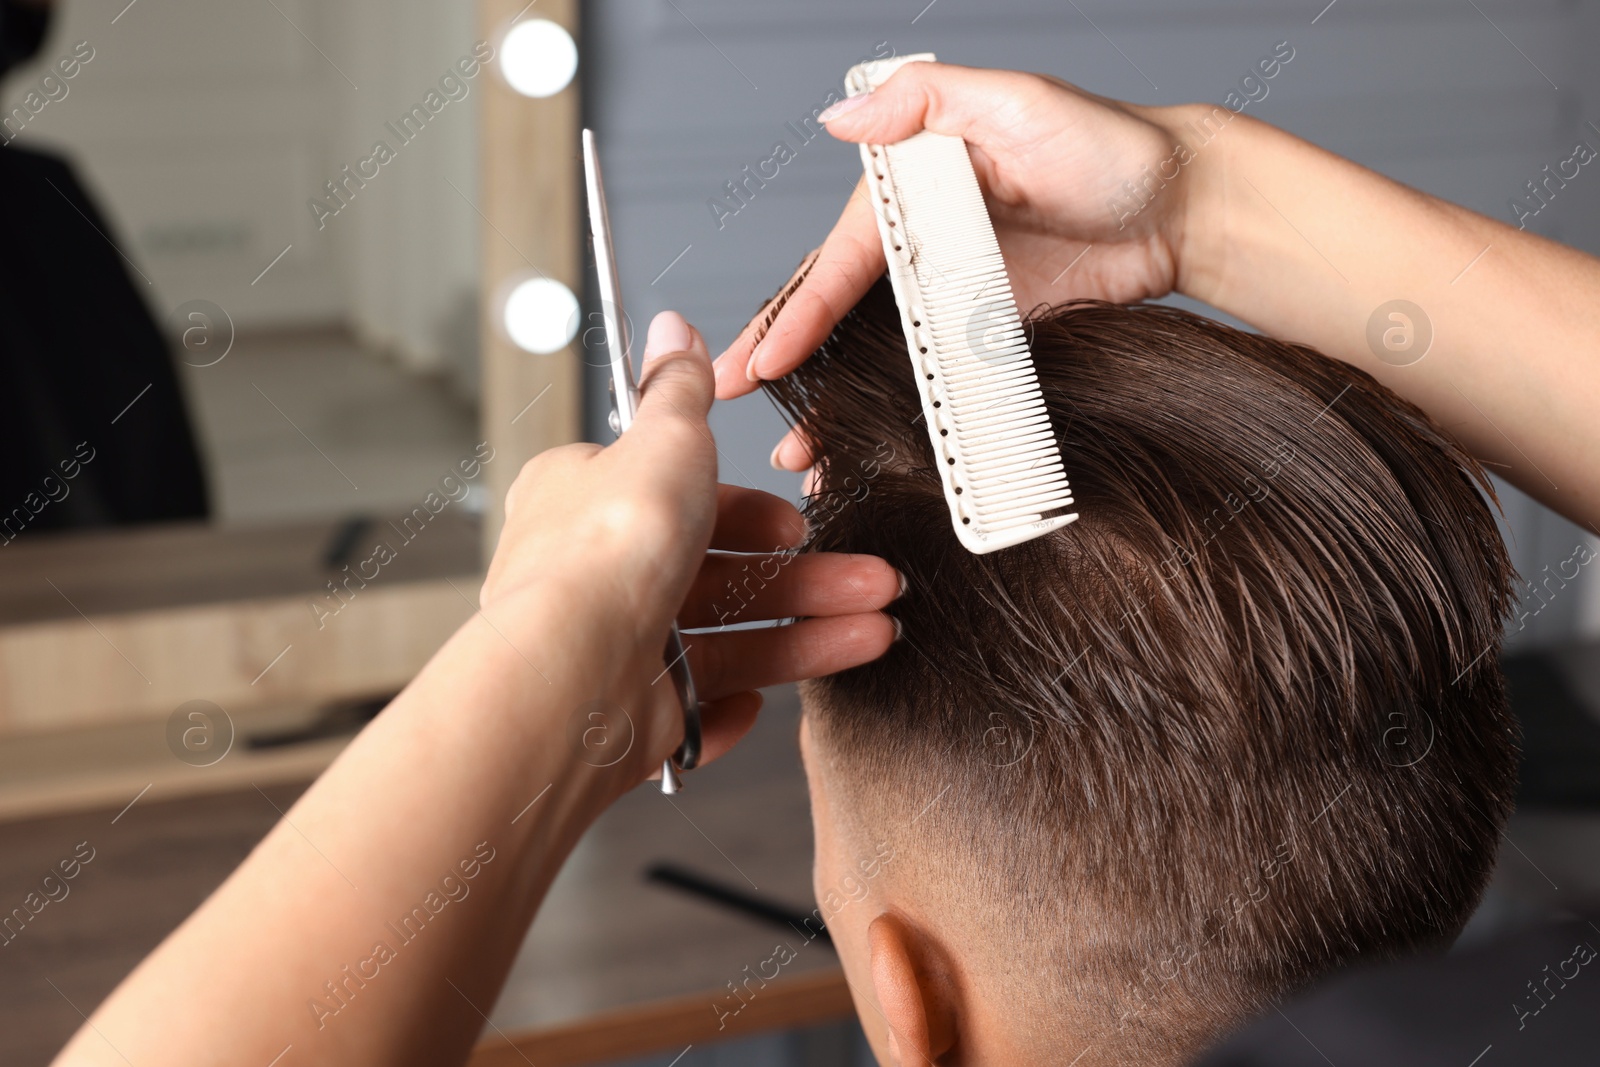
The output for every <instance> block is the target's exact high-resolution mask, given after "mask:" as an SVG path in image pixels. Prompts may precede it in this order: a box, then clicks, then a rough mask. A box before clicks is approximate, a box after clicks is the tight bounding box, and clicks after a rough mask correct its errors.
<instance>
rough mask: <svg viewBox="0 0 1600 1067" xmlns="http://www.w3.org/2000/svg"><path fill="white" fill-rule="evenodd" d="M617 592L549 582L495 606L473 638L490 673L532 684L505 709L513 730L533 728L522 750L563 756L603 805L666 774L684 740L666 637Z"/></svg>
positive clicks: (576, 580)
mask: <svg viewBox="0 0 1600 1067" xmlns="http://www.w3.org/2000/svg"><path fill="white" fill-rule="evenodd" d="M608 584H609V583H607V582H605V581H604V580H597V579H595V577H594V576H593V575H589V576H587V577H583V576H578V575H572V574H550V575H546V576H542V577H540V578H539V579H537V580H535V581H531V582H527V583H524V584H522V585H519V586H518V587H517V588H515V589H512V590H508V591H506V592H505V593H504V594H503V595H500V596H496V597H495V598H494V599H492V600H491V601H490V602H489V603H487V604H486V605H485V607H484V611H483V613H482V615H481V617H480V618H479V619H478V620H474V623H475V624H478V625H477V628H476V633H475V634H474V635H473V640H474V644H475V646H476V648H477V653H476V654H477V655H479V656H482V657H485V660H484V662H485V666H484V667H483V668H482V669H483V670H484V671H486V672H499V673H501V674H503V675H505V676H506V677H511V676H513V675H515V676H519V677H521V678H522V679H524V680H525V681H526V682H527V683H528V684H527V685H525V686H523V687H522V688H521V691H520V693H519V694H517V695H516V696H513V697H512V699H509V700H505V701H501V702H500V704H499V707H500V708H501V713H502V714H504V715H506V716H508V718H509V720H510V721H509V723H508V727H509V728H513V729H514V728H516V725H517V724H518V723H523V724H525V725H526V726H528V727H529V730H527V731H523V732H521V733H520V734H519V736H520V737H521V738H522V740H523V742H524V743H525V744H526V745H527V746H529V747H530V748H531V749H535V750H541V751H548V752H553V753H556V754H558V756H559V759H560V760H561V761H564V763H565V764H566V765H567V769H568V770H569V771H570V772H571V773H572V774H573V775H576V776H577V779H579V780H581V781H582V782H583V783H585V785H586V786H587V787H589V788H592V789H597V790H598V791H599V795H601V797H602V799H603V803H604V804H609V803H610V802H611V801H612V800H614V799H616V798H617V797H618V796H621V795H622V794H623V793H625V792H627V791H629V790H630V789H632V788H634V787H635V786H637V785H638V784H639V782H640V781H642V780H644V778H645V777H647V776H648V775H649V774H650V773H651V771H653V770H654V769H657V768H658V767H659V766H660V763H661V759H662V758H663V756H664V755H665V753H667V752H670V751H671V750H672V748H674V747H675V746H676V745H677V743H678V741H679V740H680V739H681V734H682V724H681V710H680V709H679V708H678V706H677V704H676V702H675V701H674V699H673V695H674V693H675V690H674V689H673V686H672V683H671V681H670V680H669V679H668V678H666V677H664V674H665V672H664V670H663V668H664V667H665V666H666V664H665V662H664V660H663V657H662V650H663V649H664V648H665V645H666V633H665V630H664V628H663V629H662V631H661V632H660V633H659V634H657V633H655V631H654V629H653V628H652V627H651V626H650V625H649V624H648V623H647V622H646V621H644V620H643V618H642V616H643V614H644V613H643V611H642V609H641V608H640V607H639V606H638V605H636V604H633V603H632V602H631V599H630V598H629V597H627V596H622V595H614V594H616V592H617V591H616V590H614V589H607V588H606V586H607V585H608ZM470 625H474V624H469V626H470ZM530 713H532V714H531V715H530Z"/></svg>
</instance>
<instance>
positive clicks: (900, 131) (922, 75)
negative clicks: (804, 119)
mask: <svg viewBox="0 0 1600 1067" xmlns="http://www.w3.org/2000/svg"><path fill="white" fill-rule="evenodd" d="M1037 81H1038V79H1037V78H1033V77H1032V76H1030V75H1026V74H1017V73H1014V72H1011V71H998V70H979V69H976V68H973V67H958V66H953V65H951V64H948V63H929V62H927V61H926V60H918V61H917V62H915V63H907V64H906V65H905V66H903V67H901V68H900V69H899V70H897V71H895V72H894V74H893V75H891V76H890V78H889V80H888V81H886V82H884V83H883V84H882V85H880V86H879V87H878V88H877V89H875V90H874V91H872V92H870V93H864V94H862V95H860V96H852V97H849V98H848V99H845V100H841V101H839V102H838V103H837V104H834V105H833V106H832V107H830V108H828V110H826V111H824V112H823V113H822V114H821V115H819V116H818V118H820V119H821V120H822V122H823V123H824V124H825V125H826V126H827V127H828V132H829V133H831V134H832V135H833V136H835V137H837V138H839V139H840V140H841V141H853V142H856V143H858V144H894V143H895V142H897V141H903V140H905V139H906V138H907V137H910V136H911V135H912V134H914V133H918V132H920V131H922V130H931V131H932V132H934V133H944V134H950V135H951V136H954V137H960V138H961V139H962V140H965V141H968V142H971V143H973V144H982V143H983V142H984V141H985V140H987V139H989V138H986V136H985V133H986V132H988V131H992V130H993V129H994V127H995V124H996V115H997V114H999V113H1001V112H1003V111H1008V110H1011V109H1013V108H1014V107H1015V105H1016V102H1017V97H1018V95H1019V92H1022V91H1024V90H1028V89H1033V90H1035V91H1036V86H1035V85H1034V84H1032V83H1034V82H1037Z"/></svg>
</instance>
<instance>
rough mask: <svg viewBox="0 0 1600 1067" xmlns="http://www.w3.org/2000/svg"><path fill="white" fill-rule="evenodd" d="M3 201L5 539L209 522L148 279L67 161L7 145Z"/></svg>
mask: <svg viewBox="0 0 1600 1067" xmlns="http://www.w3.org/2000/svg"><path fill="white" fill-rule="evenodd" d="M0 203H3V204H4V205H5V209H6V214H5V228H6V239H5V243H4V246H3V251H0V397H3V398H4V401H3V402H4V410H3V412H0V546H3V545H4V544H7V543H9V542H10V541H11V540H12V539H14V538H15V537H16V536H18V535H19V534H22V533H26V532H29V531H35V530H52V529H54V530H59V529H63V528H71V527H84V526H108V525H116V524H124V523H142V522H159V521H167V520H175V519H193V518H203V517H205V516H206V514H207V512H208V507H207V500H206V487H205V480H204V477H203V475H202V472H201V468H200V457H199V453H198V451H197V449H196V447H195V440H194V435H193V432H192V431H191V429H190V425H189V419H188V413H187V412H186V411H185V409H184V404H183V397H182V394H181V393H180V392H179V389H178V380H177V376H176V374H175V373H174V369H173V366H172V363H171V356H170V353H169V351H168V348H167V344H166V341H165V339H164V338H163V337H162V335H161V332H160V330H159V329H158V328H157V327H156V324H155V322H154V321H152V319H151V317H150V312H149V310H148V309H147V308H146V306H145V304H144V301H143V300H142V299H141V297H140V294H139V293H138V292H137V291H136V290H135V285H142V284H145V283H144V282H143V280H142V279H139V278H137V276H131V275H130V273H129V268H128V267H127V266H126V265H125V263H124V261H123V259H122V256H121V254H120V253H119V252H118V251H117V249H116V248H114V247H113V246H112V244H111V242H112V241H114V240H116V237H115V235H114V234H112V233H111V230H110V228H109V226H108V225H107V223H106V221H105V220H104V219H103V218H102V217H101V216H100V213H99V212H98V211H97V210H96V209H95V206H94V204H93V203H92V202H91V201H90V199H89V197H88V194H87V193H86V192H85V191H84V189H83V187H82V186H81V185H80V184H79V183H78V180H77V178H76V177H75V176H74V175H73V173H72V169H71V167H70V166H69V165H68V164H67V163H66V162H65V161H64V160H61V159H57V158H55V157H53V156H49V155H45V154H43V153H39V152H32V151H27V150H24V149H20V148H17V147H15V146H14V145H13V146H8V147H5V148H3V149H0ZM86 457H89V458H86ZM73 471H75V472H76V475H75V476H73V477H70V478H69V477H68V475H69V474H70V473H71V472H73ZM47 478H48V479H50V480H49V481H46V479H47Z"/></svg>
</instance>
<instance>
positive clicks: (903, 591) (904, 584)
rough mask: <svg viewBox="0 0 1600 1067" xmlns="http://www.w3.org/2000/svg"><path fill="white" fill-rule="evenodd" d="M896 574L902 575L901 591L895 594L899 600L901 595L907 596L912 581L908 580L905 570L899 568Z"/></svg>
mask: <svg viewBox="0 0 1600 1067" xmlns="http://www.w3.org/2000/svg"><path fill="white" fill-rule="evenodd" d="M895 574H897V575H899V577H900V592H898V593H896V594H895V599H896V600H898V599H900V598H901V597H903V596H905V595H906V593H907V592H909V591H910V589H911V583H910V582H909V581H907V580H906V572H905V571H898V570H897V571H895Z"/></svg>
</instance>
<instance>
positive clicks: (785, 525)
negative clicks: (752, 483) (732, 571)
mask: <svg viewBox="0 0 1600 1067" xmlns="http://www.w3.org/2000/svg"><path fill="white" fill-rule="evenodd" d="M805 536H806V523H805V520H804V519H803V518H801V517H800V512H799V511H797V510H796V509H795V506H794V505H793V504H791V503H789V502H788V501H787V500H784V499H783V498H782V497H776V496H773V495H772V494H771V493H763V492H762V491H761V490H759V489H747V488H745V487H744V486H740V485H719V486H717V528H716V530H715V532H713V533H712V535H711V547H712V548H715V549H719V550H721V551H723V552H777V551H779V550H780V549H785V548H793V547H795V546H796V545H798V544H800V542H801V541H803V540H804V539H805Z"/></svg>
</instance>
